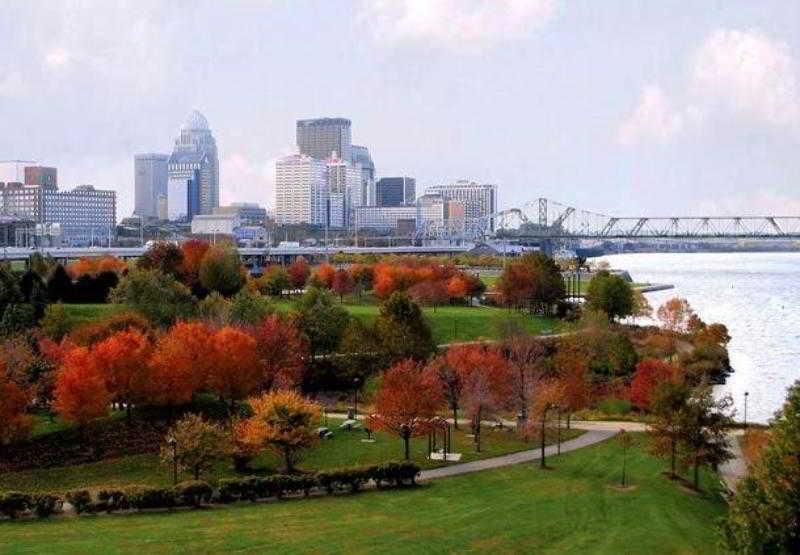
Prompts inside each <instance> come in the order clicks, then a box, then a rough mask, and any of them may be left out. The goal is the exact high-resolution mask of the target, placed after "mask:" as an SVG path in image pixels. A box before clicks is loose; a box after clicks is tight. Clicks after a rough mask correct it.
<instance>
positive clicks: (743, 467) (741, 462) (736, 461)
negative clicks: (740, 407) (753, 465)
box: [719, 430, 747, 493]
mask: <svg viewBox="0 0 800 555" xmlns="http://www.w3.org/2000/svg"><path fill="white" fill-rule="evenodd" d="M742 433H743V432H742V431H741V430H736V431H735V432H731V433H730V434H728V445H729V446H730V448H731V453H733V458H732V459H731V460H729V461H728V462H726V463H724V464H722V465H720V467H719V474H720V476H722V479H723V480H724V482H725V485H726V486H727V487H728V489H729V490H730V491H732V492H733V493H736V486H737V485H738V483H739V480H741V479H742V478H744V477H745V476H747V461H746V460H745V458H744V453H742V448H741V446H740V445H739V436H741V435H742Z"/></svg>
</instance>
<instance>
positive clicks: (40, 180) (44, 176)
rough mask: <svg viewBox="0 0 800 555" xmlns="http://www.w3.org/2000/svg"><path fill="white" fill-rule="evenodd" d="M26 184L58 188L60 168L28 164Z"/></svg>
mask: <svg viewBox="0 0 800 555" xmlns="http://www.w3.org/2000/svg"><path fill="white" fill-rule="evenodd" d="M25 185H39V186H41V187H47V188H50V189H56V188H58V169H56V168H47V167H44V166H26V167H25Z"/></svg>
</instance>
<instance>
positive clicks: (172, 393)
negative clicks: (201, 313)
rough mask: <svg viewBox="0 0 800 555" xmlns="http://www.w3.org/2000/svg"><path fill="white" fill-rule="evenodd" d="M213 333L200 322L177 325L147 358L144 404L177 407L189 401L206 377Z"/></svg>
mask: <svg viewBox="0 0 800 555" xmlns="http://www.w3.org/2000/svg"><path fill="white" fill-rule="evenodd" d="M213 334H214V332H213V331H212V330H211V328H209V327H208V326H207V325H205V324H203V323H200V322H178V323H177V324H175V325H174V326H172V328H170V330H169V331H168V332H167V333H166V334H164V335H163V336H162V337H161V338H160V339H159V340H158V342H157V343H156V345H155V348H154V350H153V352H152V354H151V355H150V384H149V387H148V393H147V394H148V402H150V403H152V404H155V405H160V406H170V407H171V406H177V405H182V404H184V403H188V402H189V401H191V400H192V396H193V395H194V393H195V392H196V391H197V390H198V389H200V388H201V387H202V385H203V382H204V381H205V379H206V375H207V374H208V368H209V365H210V363H211V360H212V352H213V346H212V341H211V340H212V337H213Z"/></svg>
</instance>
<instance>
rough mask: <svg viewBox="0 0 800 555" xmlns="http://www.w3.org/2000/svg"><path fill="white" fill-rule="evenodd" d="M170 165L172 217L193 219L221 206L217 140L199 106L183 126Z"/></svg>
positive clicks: (170, 210) (169, 180)
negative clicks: (199, 110) (198, 109)
mask: <svg viewBox="0 0 800 555" xmlns="http://www.w3.org/2000/svg"><path fill="white" fill-rule="evenodd" d="M167 166H168V167H167V172H168V183H167V190H168V202H167V204H168V214H169V219H170V220H183V219H185V220H187V221H191V220H192V218H193V217H194V216H195V215H197V214H211V213H212V212H213V211H214V208H216V207H218V206H219V158H218V157H217V143H216V141H215V140H214V137H213V135H212V134H211V129H209V127H208V120H207V119H206V118H205V116H204V115H203V114H201V113H200V112H198V111H197V110H193V111H192V112H191V113H190V114H189V116H188V117H187V118H186V121H184V123H183V125H182V126H181V132H180V135H179V136H178V138H177V139H176V140H175V146H174V148H173V149H172V154H171V155H170V157H169V162H168V165H167Z"/></svg>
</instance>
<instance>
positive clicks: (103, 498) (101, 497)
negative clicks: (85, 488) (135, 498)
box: [97, 489, 131, 513]
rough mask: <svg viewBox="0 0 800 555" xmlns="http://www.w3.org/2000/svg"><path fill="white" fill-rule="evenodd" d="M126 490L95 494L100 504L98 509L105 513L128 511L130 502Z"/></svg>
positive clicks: (103, 491)
mask: <svg viewBox="0 0 800 555" xmlns="http://www.w3.org/2000/svg"><path fill="white" fill-rule="evenodd" d="M128 497H129V496H128V492H127V490H105V489H104V490H101V491H100V492H99V493H98V494H97V499H98V501H99V502H100V503H99V504H98V508H99V507H100V506H102V508H103V510H105V511H106V512H107V513H110V512H112V511H124V510H126V509H130V507H131V505H130V500H129V499H128Z"/></svg>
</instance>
